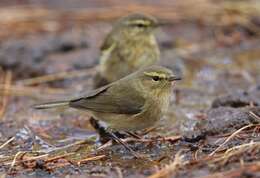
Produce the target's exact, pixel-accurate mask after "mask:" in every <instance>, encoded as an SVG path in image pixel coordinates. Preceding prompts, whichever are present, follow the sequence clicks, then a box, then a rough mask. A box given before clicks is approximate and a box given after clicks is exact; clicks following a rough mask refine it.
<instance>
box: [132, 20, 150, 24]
mask: <svg viewBox="0 0 260 178" xmlns="http://www.w3.org/2000/svg"><path fill="white" fill-rule="evenodd" d="M138 23H140V24H145V25H149V24H150V22H149V21H145V20H135V21H130V22H128V24H138Z"/></svg>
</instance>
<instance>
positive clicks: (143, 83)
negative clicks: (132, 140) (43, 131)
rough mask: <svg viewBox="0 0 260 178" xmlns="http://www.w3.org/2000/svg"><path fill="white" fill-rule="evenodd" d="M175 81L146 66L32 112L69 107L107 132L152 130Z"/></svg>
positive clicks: (161, 70) (162, 71) (162, 69)
mask: <svg viewBox="0 0 260 178" xmlns="http://www.w3.org/2000/svg"><path fill="white" fill-rule="evenodd" d="M175 80H180V78H179V77H177V76H175V75H173V73H172V71H171V70H169V69H167V68H165V67H161V66H150V67H146V68H144V69H140V70H138V71H136V72H134V73H132V74H130V75H128V76H126V77H124V78H122V79H120V80H118V81H115V82H112V83H110V84H108V85H106V86H103V87H101V88H98V89H96V90H93V91H90V92H89V93H86V94H83V95H82V96H81V97H78V98H75V99H69V100H64V101H55V102H50V103H45V104H39V105H35V106H34V108H36V109H47V108H53V107H58V106H69V107H72V108H76V109H81V110H84V111H87V112H88V113H89V114H90V115H91V116H92V117H94V118H95V119H96V120H98V121H99V122H100V123H101V125H103V126H104V127H105V128H107V129H108V130H109V131H111V132H115V131H137V130H142V129H145V128H148V127H151V126H153V125H154V124H155V123H156V122H157V121H158V120H159V119H160V118H161V117H162V115H163V113H164V112H165V111H166V110H167V109H168V106H169V100H170V95H171V92H172V82H173V81H175Z"/></svg>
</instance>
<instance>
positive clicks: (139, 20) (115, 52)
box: [94, 13, 161, 88]
mask: <svg viewBox="0 0 260 178" xmlns="http://www.w3.org/2000/svg"><path fill="white" fill-rule="evenodd" d="M160 25H161V24H160V23H159V22H158V21H157V20H156V19H155V18H154V17H152V16H149V15H145V14H137V13H136V14H130V15H128V16H126V17H123V18H121V19H120V20H119V21H118V22H117V23H116V24H115V25H114V26H113V28H112V30H111V32H110V33H109V34H108V35H107V37H106V39H105V40H104V42H103V45H102V46H101V57H100V63H99V69H98V72H97V74H96V76H95V77H94V87H95V88H98V87H100V86H103V85H106V84H108V83H110V82H113V81H116V80H118V79H120V78H122V77H125V76H126V75H128V74H130V73H132V72H134V71H136V70H138V69H140V68H142V67H146V66H150V65H153V64H155V63H156V62H157V61H159V59H160V51H159V47H158V44H157V42H156V39H155V36H154V30H155V29H156V28H157V27H158V26H160Z"/></svg>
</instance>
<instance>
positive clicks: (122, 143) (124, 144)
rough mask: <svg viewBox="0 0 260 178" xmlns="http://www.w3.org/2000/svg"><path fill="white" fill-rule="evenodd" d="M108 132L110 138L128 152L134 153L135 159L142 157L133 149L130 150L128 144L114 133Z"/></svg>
mask: <svg viewBox="0 0 260 178" xmlns="http://www.w3.org/2000/svg"><path fill="white" fill-rule="evenodd" d="M107 132H108V133H109V134H110V136H111V138H112V139H113V140H115V141H116V142H117V143H119V144H121V145H123V146H124V147H125V148H126V149H127V150H128V151H130V153H132V154H133V155H134V157H136V158H141V157H142V156H141V155H139V154H138V153H137V152H135V151H134V150H133V149H132V148H130V147H129V146H128V145H127V144H126V143H124V142H123V141H122V140H121V139H120V138H118V137H117V135H116V134H114V133H113V132H110V131H107Z"/></svg>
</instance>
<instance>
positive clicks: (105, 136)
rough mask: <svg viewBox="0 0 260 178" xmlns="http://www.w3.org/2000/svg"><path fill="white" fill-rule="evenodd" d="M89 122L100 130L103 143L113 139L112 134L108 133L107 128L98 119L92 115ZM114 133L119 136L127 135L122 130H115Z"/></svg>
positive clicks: (124, 136)
mask: <svg viewBox="0 0 260 178" xmlns="http://www.w3.org/2000/svg"><path fill="white" fill-rule="evenodd" d="M89 122H90V124H91V125H92V127H93V128H94V129H95V130H96V131H97V132H98V134H99V137H100V142H101V143H106V142H108V141H109V140H110V139H111V136H110V134H108V133H107V131H106V128H105V127H104V126H102V125H101V124H99V122H98V120H96V119H94V118H93V117H91V118H90V120H89ZM114 134H115V135H116V136H117V137H118V138H126V135H125V134H122V133H120V132H115V133H114Z"/></svg>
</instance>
